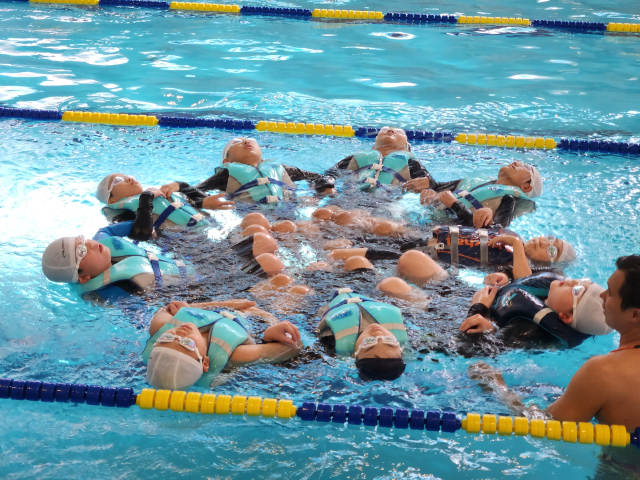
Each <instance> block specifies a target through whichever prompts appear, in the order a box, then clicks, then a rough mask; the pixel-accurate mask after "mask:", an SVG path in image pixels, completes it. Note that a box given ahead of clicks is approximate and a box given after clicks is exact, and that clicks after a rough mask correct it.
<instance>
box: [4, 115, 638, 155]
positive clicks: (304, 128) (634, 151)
mask: <svg viewBox="0 0 640 480" xmlns="http://www.w3.org/2000/svg"><path fill="white" fill-rule="evenodd" d="M0 118H19V119H24V120H38V121H42V120H53V121H64V122H78V123H89V124H103V125H115V126H137V127H155V126H159V127H165V128H217V129H221V130H233V131H237V132H238V133H240V132H242V131H252V130H257V131H259V132H269V133H278V134H289V135H324V136H333V137H346V138H349V137H359V138H375V136H376V135H378V132H379V131H380V129H379V128H377V127H353V126H351V125H333V124H326V125H325V124H319V123H316V124H314V123H302V122H277V121H267V120H258V121H253V120H235V119H230V118H195V117H182V116H181V117H170V116H161V117H160V118H158V117H156V116H155V115H145V114H123V113H120V114H118V113H96V112H80V111H72V110H67V111H65V112H64V113H61V112H58V111H55V110H37V109H23V108H9V107H0ZM406 133H407V138H408V139H409V141H411V142H435V143H439V142H444V143H450V142H452V141H454V140H455V141H456V142H457V143H459V144H466V145H475V146H480V147H497V148H514V149H520V150H523V149H524V150H533V149H535V150H553V149H555V148H559V149H562V150H569V151H576V152H598V153H617V154H627V155H638V154H640V146H639V145H638V144H637V143H631V142H616V141H609V140H606V139H605V140H596V139H590V140H584V139H575V138H571V139H568V138H562V139H559V140H556V139H554V138H544V137H528V136H516V135H497V134H485V133H458V134H454V133H451V132H446V131H445V132H442V131H426V130H406Z"/></svg>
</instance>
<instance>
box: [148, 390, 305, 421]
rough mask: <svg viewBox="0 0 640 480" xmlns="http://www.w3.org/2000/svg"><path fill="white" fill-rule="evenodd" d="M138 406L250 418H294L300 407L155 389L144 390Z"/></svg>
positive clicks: (253, 398) (241, 396)
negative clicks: (246, 416)
mask: <svg viewBox="0 0 640 480" xmlns="http://www.w3.org/2000/svg"><path fill="white" fill-rule="evenodd" d="M136 405H138V406H139V407H140V408H142V409H143V410H151V409H154V408H155V409H156V410H160V411H165V410H171V411H173V412H187V413H201V414H203V415H212V414H214V413H215V414H216V415H229V414H231V415H235V416H243V415H245V414H246V415H248V416H250V417H258V416H260V415H262V416H263V417H270V418H274V417H277V418H283V419H284V418H293V417H295V416H296V412H297V408H296V406H295V405H294V404H293V402H292V401H291V400H277V399H275V398H265V399H264V400H263V399H262V398H261V397H249V398H247V397H245V396H243V395H234V396H233V397H231V396H229V395H218V396H217V397H216V395H214V394H211V393H205V394H200V393H198V392H183V391H180V390H176V391H173V392H172V391H170V390H155V389H153V388H144V389H143V390H142V392H140V394H139V395H138V396H137V397H136Z"/></svg>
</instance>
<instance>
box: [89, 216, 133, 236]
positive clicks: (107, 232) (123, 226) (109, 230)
mask: <svg viewBox="0 0 640 480" xmlns="http://www.w3.org/2000/svg"><path fill="white" fill-rule="evenodd" d="M132 226H133V220H129V221H128V222H120V223H113V224H111V225H107V226H106V227H102V228H101V229H100V230H98V232H97V233H96V234H95V235H94V236H93V239H94V240H103V239H105V238H109V237H128V236H129V233H131V227H132Z"/></svg>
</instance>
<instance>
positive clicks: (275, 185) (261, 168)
mask: <svg viewBox="0 0 640 480" xmlns="http://www.w3.org/2000/svg"><path fill="white" fill-rule="evenodd" d="M220 169H226V170H228V171H229V181H228V182H227V198H228V199H229V200H232V199H234V198H236V197H238V196H239V195H241V194H243V193H244V194H245V195H243V197H245V198H246V197H247V194H248V196H249V198H251V200H252V201H254V202H256V203H277V202H281V201H283V199H284V193H283V189H286V190H294V189H293V188H292V187H291V186H289V185H287V184H286V183H285V182H283V181H282V179H283V178H284V175H285V170H284V167H283V166H282V165H279V164H277V163H272V162H260V163H259V164H258V166H257V167H252V166H251V165H245V164H244V163H225V164H224V165H223V166H222V167H218V168H217V169H216V172H217V171H219V170H220ZM235 182H237V184H239V186H238V187H236V185H235Z"/></svg>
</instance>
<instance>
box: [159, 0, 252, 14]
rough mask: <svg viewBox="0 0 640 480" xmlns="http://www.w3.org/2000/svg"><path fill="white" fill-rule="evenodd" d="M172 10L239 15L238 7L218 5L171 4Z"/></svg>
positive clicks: (196, 3)
mask: <svg viewBox="0 0 640 480" xmlns="http://www.w3.org/2000/svg"><path fill="white" fill-rule="evenodd" d="M169 8H170V9H172V10H193V11H198V12H218V13H240V5H224V4H220V3H200V2H171V3H170V4H169Z"/></svg>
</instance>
